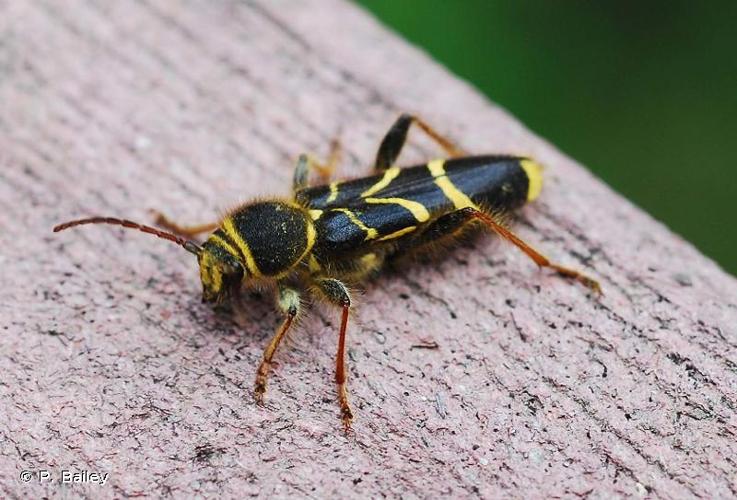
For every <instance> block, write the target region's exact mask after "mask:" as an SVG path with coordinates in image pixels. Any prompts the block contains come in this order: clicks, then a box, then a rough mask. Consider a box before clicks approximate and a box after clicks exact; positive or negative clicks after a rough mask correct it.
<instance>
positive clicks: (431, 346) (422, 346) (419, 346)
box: [410, 339, 440, 349]
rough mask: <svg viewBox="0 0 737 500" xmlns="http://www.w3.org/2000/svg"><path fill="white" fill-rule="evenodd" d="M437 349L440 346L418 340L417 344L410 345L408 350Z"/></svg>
mask: <svg viewBox="0 0 737 500" xmlns="http://www.w3.org/2000/svg"><path fill="white" fill-rule="evenodd" d="M439 347H440V344H438V343H437V342H435V341H434V340H425V339H420V341H419V343H417V344H412V345H411V346H410V349H438V348H439Z"/></svg>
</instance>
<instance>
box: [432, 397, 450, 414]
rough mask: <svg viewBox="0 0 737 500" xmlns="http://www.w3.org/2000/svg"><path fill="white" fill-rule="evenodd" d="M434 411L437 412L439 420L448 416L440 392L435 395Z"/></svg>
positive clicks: (446, 407)
mask: <svg viewBox="0 0 737 500" xmlns="http://www.w3.org/2000/svg"><path fill="white" fill-rule="evenodd" d="M435 411H437V412H438V415H440V418H446V417H447V416H448V406H447V405H446V404H445V396H444V395H443V393H441V392H438V393H435Z"/></svg>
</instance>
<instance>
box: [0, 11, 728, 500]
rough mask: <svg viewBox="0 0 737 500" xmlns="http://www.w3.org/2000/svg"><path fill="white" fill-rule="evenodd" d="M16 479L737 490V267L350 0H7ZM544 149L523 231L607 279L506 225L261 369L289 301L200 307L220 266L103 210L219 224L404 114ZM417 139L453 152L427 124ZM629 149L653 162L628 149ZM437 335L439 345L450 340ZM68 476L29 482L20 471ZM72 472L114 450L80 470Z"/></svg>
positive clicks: (2, 457) (374, 289)
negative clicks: (548, 267) (345, 380)
mask: <svg viewBox="0 0 737 500" xmlns="http://www.w3.org/2000/svg"><path fill="white" fill-rule="evenodd" d="M0 12H1V13H2V15H0V33H2V36H1V37H0V40H1V41H0V103H2V104H0V106H1V108H0V109H1V111H2V112H1V113H0V233H1V242H2V245H1V246H0V248H1V250H0V264H2V272H3V285H4V286H3V287H2V288H1V289H0V315H1V316H0V317H1V318H2V335H0V368H1V369H2V372H3V374H4V375H3V377H2V383H1V384H0V401H1V404H0V415H1V416H2V418H1V419H0V421H1V423H0V433H1V435H2V440H1V441H0V471H2V472H3V473H2V474H1V475H0V486H1V487H2V491H3V494H4V496H10V497H21V496H23V497H25V496H42V495H54V496H62V495H65V494H66V493H65V492H67V491H69V490H71V491H73V492H75V493H80V494H85V495H89V496H95V497H113V496H116V497H118V496H133V495H144V494H146V495H152V496H163V495H173V496H176V497H188V496H192V495H214V494H220V495H223V496H241V495H260V496H277V497H284V496H288V495H299V496H309V497H325V496H337V495H341V496H343V495H349V494H354V495H360V496H366V497H368V496H372V497H378V496H382V495H389V496H406V497H437V496H440V495H441V494H452V495H454V496H469V495H479V496H483V497H494V496H495V497H499V496H517V497H530V496H532V497H539V496H573V495H594V496H598V497H609V496H612V495H622V496H624V495H627V496H630V495H641V496H648V497H692V496H701V497H710V498H711V497H728V496H735V495H736V494H737V479H736V477H735V458H734V457H735V456H737V445H735V434H736V433H737V429H736V425H737V417H736V415H735V407H736V405H737V377H736V373H735V372H736V371H737V352H736V347H737V331H736V330H735V325H736V324H737V305H736V304H735V296H737V284H736V283H735V280H734V278H732V277H730V276H728V275H726V274H725V273H724V272H722V271H721V270H720V269H719V268H718V267H717V266H716V265H715V264H714V263H712V262H711V261H710V260H708V259H707V258H705V257H703V256H702V255H700V254H699V253H698V252H697V251H696V250H695V249H694V248H693V247H692V246H691V245H689V244H688V243H686V242H684V241H683V240H681V239H680V238H679V237H677V236H675V235H673V234H672V233H670V232H669V231H668V230H667V229H666V228H665V227H663V226H662V225H661V224H659V223H657V222H656V221H654V220H652V219H651V218H650V217H649V216H647V215H646V214H644V213H642V212H641V211H640V210H638V209H637V208H636V207H634V206H632V205H631V204H630V203H629V202H627V201H626V200H624V199H622V198H621V197H620V196H618V195H617V194H616V193H613V192H612V191H611V190H610V189H608V188H607V187H606V186H604V185H603V184H602V183H601V182H599V181H598V180H596V179H595V178H593V176H591V174H589V173H588V172H587V171H586V170H585V169H583V168H582V167H581V166H579V165H577V164H576V163H575V162H574V161H573V160H571V159H570V158H567V157H566V156H565V155H563V154H561V153H560V152H559V151H557V150H556V149H555V148H554V147H552V146H551V145H549V144H547V143H546V142H545V141H544V140H542V139H540V138H538V137H535V136H534V135H533V134H531V133H530V132H529V131H528V130H526V129H525V128H524V127H523V126H522V125H521V124H519V123H518V122H516V121H515V120H514V119H513V118H512V117H510V116H509V115H508V114H507V113H505V112H504V111H503V110H501V109H499V108H498V107H495V106H494V105H493V104H490V103H489V102H488V101H486V100H485V99H484V98H483V97H482V96H480V95H479V94H478V93H477V92H476V91H474V90H473V89H472V88H470V87H469V86H468V85H467V84H465V83H463V82H461V81H459V80H458V79H456V78H455V77H453V76H452V75H449V74H448V73H447V72H446V71H445V70H444V69H443V68H442V67H440V66H438V65H437V64H435V63H434V62H432V61H430V60H429V59H428V58H427V57H426V56H425V55H423V54H421V53H420V52H418V51H417V50H416V49H414V48H412V47H410V46H408V45H407V44H406V43H405V42H404V41H402V40H399V39H397V38H396V37H395V36H393V35H392V34H390V33H388V32H387V31H386V30H385V29H384V28H382V27H381V26H380V25H378V23H377V22H376V21H375V20H373V19H372V18H371V17H369V16H368V15H367V14H366V13H364V12H363V11H361V10H360V9H358V8H356V7H355V6H353V5H351V4H348V3H344V2H342V1H338V0H300V1H293V2H267V1H265V0H264V1H260V2H206V1H203V0H200V1H187V2H184V1H181V2H175V1H151V0H147V1H140V2H106V3H104V4H103V3H102V2H89V1H84V0H71V1H68V2H63V3H62V2H53V1H38V2H22V1H6V2H1V3H0ZM402 111H411V112H417V113H420V114H422V116H423V117H425V118H426V119H427V120H428V121H429V122H430V123H432V124H434V125H435V126H436V127H437V128H439V129H440V130H442V131H443V132H445V133H447V134H448V135H449V136H451V137H452V138H454V139H455V140H457V142H459V143H460V144H461V145H462V146H463V147H464V148H465V149H467V150H469V151H473V152H478V153H486V152H510V153H525V154H530V155H532V156H534V157H535V158H537V159H539V160H540V161H541V162H542V163H544V164H545V165H546V171H545V174H546V185H545V188H544V190H543V194H542V196H541V198H540V200H539V201H538V202H536V203H535V204H534V205H532V206H530V207H528V208H525V209H524V210H523V211H522V213H521V223H520V224H518V226H517V227H518V229H519V232H520V233H521V235H522V236H523V237H525V238H527V239H529V240H530V241H532V242H537V243H539V244H540V246H541V247H542V248H544V249H545V250H546V251H547V252H548V254H549V255H550V256H551V257H553V258H555V259H556V260H559V261H561V262H562V263H564V264H567V265H571V266H576V267H582V268H585V269H586V270H587V271H588V272H590V273H591V274H593V275H594V276H595V277H597V278H598V279H600V280H601V283H602V286H603V287H604V291H605V295H604V297H603V298H601V300H595V299H594V298H592V297H590V296H588V295H587V293H586V292H585V291H584V290H583V289H581V288H580V287H577V286H572V285H570V284H569V283H567V282H565V281H563V280H560V279H558V278H556V277H553V276H550V275H549V274H548V273H545V272H540V271H538V270H536V269H535V267H534V266H533V265H532V264H531V263H530V262H529V261H528V260H527V259H526V258H524V256H522V255H521V254H520V253H519V252H517V251H516V250H515V249H513V248H511V247H510V246H508V245H504V244H501V243H500V242H498V241H493V240H491V239H482V240H479V241H478V242H476V243H475V244H474V245H472V246H471V247H469V248H463V249H460V250H459V251H457V252H455V253H454V254H452V255H451V256H449V257H448V258H447V259H446V260H444V261H443V262H442V263H440V264H438V265H435V266H421V265H418V266H415V267H412V268H411V269H408V270H407V271H406V272H401V273H393V274H389V275H386V276H383V277H381V278H379V279H378V280H376V281H375V282H373V283H371V284H370V285H369V286H368V287H367V290H366V292H365V294H364V295H362V296H361V297H360V304H359V310H358V312H357V314H356V316H355V319H354V322H353V324H352V326H351V329H350V334H349V343H350V374H351V375H350V388H351V392H352V397H353V401H354V404H355V409H356V413H357V419H356V422H355V426H354V429H355V433H354V434H353V435H351V436H348V437H345V436H344V435H343V433H342V432H341V430H340V426H339V420H338V415H337V406H336V404H335V401H334V400H335V396H334V390H335V388H334V384H333V383H332V380H333V375H332V370H333V355H334V351H335V346H336V325H337V323H338V313H337V312H336V311H333V310H330V309H318V310H317V311H316V312H315V313H314V314H312V315H311V317H310V318H308V319H306V320H305V321H304V322H303V323H302V325H301V327H300V329H299V330H298V331H297V332H295V333H294V334H293V335H292V338H291V342H290V344H291V345H290V347H289V348H288V349H283V350H282V351H281V352H280V353H279V354H278V356H277V360H278V365H277V367H276V369H275V373H274V376H273V377H272V379H271V385H270V391H269V392H268V394H267V406H266V407H265V408H261V407H258V406H256V405H255V403H254V401H253V399H252V397H251V392H250V391H251V387H252V381H253V375H254V370H255V368H256V366H257V363H258V361H259V359H260V356H261V353H262V349H263V347H264V345H265V344H266V342H267V341H268V339H269V338H270V336H271V334H272V333H273V330H274V328H275V327H276V325H277V322H278V318H277V315H276V314H274V313H273V312H272V304H271V302H272V301H271V299H270V298H268V297H264V298H261V299H258V298H252V300H249V301H248V302H246V303H244V307H243V308H242V310H240V311H239V312H238V313H237V314H236V315H235V316H234V317H229V316H227V315H219V314H216V313H214V312H213V311H212V310H211V309H210V308H209V307H207V306H205V305H203V304H201V303H200V299H199V293H200V291H199V283H198V278H197V273H196V271H195V262H193V260H192V258H191V256H188V255H187V254H186V253H184V252H181V251H180V250H179V249H178V248H176V247H175V246H173V245H167V244H164V243H162V242H159V241H154V240H153V239H151V238H148V237H146V236H143V235H136V234H133V233H130V232H126V233H124V232H123V231H120V230H117V229H112V230H111V229H110V228H85V229H84V230H79V231H76V232H74V233H64V234H59V235H52V234H51V232H50V228H51V227H52V226H53V225H54V224H55V223H58V222H60V221H62V220H65V219H68V218H72V217H77V216H85V215H91V214H98V213H101V214H110V215H123V216H127V217H130V218H133V219H136V220H141V221H148V220H150V214H149V213H148V210H149V209H160V210H164V211H166V212H167V213H169V214H170V215H172V216H174V217H176V218H177V220H180V221H184V222H203V221H207V220H212V219H213V218H216V217H217V215H218V213H220V211H222V210H226V209H228V208H229V207H232V206H234V205H235V204H237V203H239V202H241V201H243V200H247V199H250V198H252V197H256V196H265V195H267V194H275V195H280V196H286V195H288V192H289V191H288V187H289V182H290V177H291V174H292V168H293V163H294V160H295V158H296V156H297V155H298V154H299V153H301V152H303V151H312V152H315V153H317V154H319V155H325V154H327V151H328V145H329V142H330V140H331V139H332V138H333V137H335V136H336V135H338V136H339V137H340V138H341V140H342V142H343V144H344V147H345V150H346V155H345V161H344V163H343V165H342V166H341V168H340V171H339V175H341V176H344V177H352V176H360V175H362V174H364V173H365V172H366V171H367V168H368V165H369V163H370V162H371V160H372V158H373V155H374V152H375V148H376V146H377V144H378V141H379V139H380V138H381V136H382V134H383V133H384V131H385V130H386V128H387V127H388V126H389V125H390V124H391V122H392V121H393V120H394V118H395V117H396V116H397V115H398V113H400V112H402ZM413 141H414V145H413V146H412V147H410V148H409V151H408V154H407V155H406V156H405V161H406V162H407V163H411V162H412V161H415V160H417V161H421V160H426V159H428V158H430V157H432V156H433V155H436V154H438V151H437V149H436V148H434V147H433V146H432V145H430V144H429V143H427V142H426V141H424V140H422V139H421V138H417V137H415V138H414V139H413ZM622 168H632V169H636V168H647V166H646V165H639V166H638V165H634V166H633V165H623V166H622ZM435 344H437V346H438V347H437V348H434V349H422V348H418V346H422V345H435ZM23 469H27V470H32V471H36V472H38V471H39V470H48V471H49V472H50V474H51V475H52V477H53V478H54V480H55V481H53V482H48V481H41V482H39V481H38V477H36V478H34V479H33V480H32V481H31V482H30V483H27V484H24V483H22V482H21V481H20V479H19V473H20V471H21V470H23ZM63 469H66V470H73V471H82V470H88V471H99V472H108V473H109V474H110V475H109V478H108V480H107V483H106V484H105V485H104V486H100V485H95V484H86V485H76V486H68V487H62V486H60V485H59V479H60V477H59V476H60V474H61V471H62V470H63Z"/></svg>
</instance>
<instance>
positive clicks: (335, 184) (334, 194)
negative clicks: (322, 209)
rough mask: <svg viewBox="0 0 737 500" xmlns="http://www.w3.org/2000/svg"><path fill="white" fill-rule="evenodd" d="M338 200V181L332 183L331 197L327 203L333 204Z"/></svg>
mask: <svg viewBox="0 0 737 500" xmlns="http://www.w3.org/2000/svg"><path fill="white" fill-rule="evenodd" d="M336 199H338V181H335V182H331V183H330V196H328V199H327V200H326V203H332V202H334V201H335V200H336Z"/></svg>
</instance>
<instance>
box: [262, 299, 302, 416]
mask: <svg viewBox="0 0 737 500" xmlns="http://www.w3.org/2000/svg"><path fill="white" fill-rule="evenodd" d="M277 304H278V306H279V310H280V311H281V312H283V313H284V315H285V318H284V322H283V323H282V324H281V326H280V327H279V329H278V330H277V331H276V334H274V336H273V337H272V339H271V341H270V342H269V345H268V346H266V349H265V350H264V356H263V359H262V360H261V364H260V365H259V367H258V371H257V372H256V384H255V386H254V390H253V394H254V398H255V399H256V402H257V403H263V401H264V394H265V393H266V380H267V378H268V376H269V370H270V369H271V361H272V359H274V353H275V352H276V349H277V348H278V347H279V344H280V343H281V341H282V339H283V338H284V335H285V334H286V333H287V331H288V330H289V327H291V326H292V323H293V322H294V319H295V318H296V317H297V315H298V314H299V308H300V297H299V292H298V291H297V290H295V289H293V288H290V287H288V286H284V285H282V284H280V285H279V296H278V298H277Z"/></svg>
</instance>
